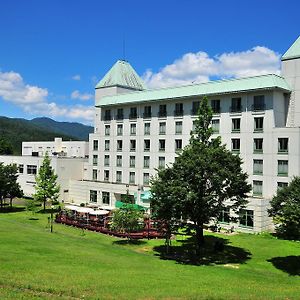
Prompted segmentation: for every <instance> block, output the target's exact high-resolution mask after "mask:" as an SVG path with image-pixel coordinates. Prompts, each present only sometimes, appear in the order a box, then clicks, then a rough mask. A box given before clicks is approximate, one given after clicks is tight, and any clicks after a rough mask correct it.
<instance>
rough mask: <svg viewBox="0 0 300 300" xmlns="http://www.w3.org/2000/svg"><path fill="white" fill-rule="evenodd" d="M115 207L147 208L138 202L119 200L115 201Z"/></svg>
mask: <svg viewBox="0 0 300 300" xmlns="http://www.w3.org/2000/svg"><path fill="white" fill-rule="evenodd" d="M116 208H133V209H136V210H147V208H146V207H143V206H141V205H138V204H132V203H124V202H121V201H116Z"/></svg>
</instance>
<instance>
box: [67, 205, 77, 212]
mask: <svg viewBox="0 0 300 300" xmlns="http://www.w3.org/2000/svg"><path fill="white" fill-rule="evenodd" d="M78 208H79V206H75V205H65V209H70V210H76V211H77V209H78Z"/></svg>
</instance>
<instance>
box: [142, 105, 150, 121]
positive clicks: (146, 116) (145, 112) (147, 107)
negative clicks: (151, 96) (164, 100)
mask: <svg viewBox="0 0 300 300" xmlns="http://www.w3.org/2000/svg"><path fill="white" fill-rule="evenodd" d="M143 117H144V118H151V106H145V107H144V114H143Z"/></svg>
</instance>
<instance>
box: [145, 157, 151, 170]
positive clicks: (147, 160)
mask: <svg viewBox="0 0 300 300" xmlns="http://www.w3.org/2000/svg"><path fill="white" fill-rule="evenodd" d="M149 167H150V156H144V168H149Z"/></svg>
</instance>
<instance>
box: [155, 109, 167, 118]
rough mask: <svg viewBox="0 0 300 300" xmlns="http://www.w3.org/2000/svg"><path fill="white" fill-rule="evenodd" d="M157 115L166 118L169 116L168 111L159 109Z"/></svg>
mask: <svg viewBox="0 0 300 300" xmlns="http://www.w3.org/2000/svg"><path fill="white" fill-rule="evenodd" d="M157 116H158V117H159V118H165V117H166V116H167V112H166V111H159V112H158V114H157Z"/></svg>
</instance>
